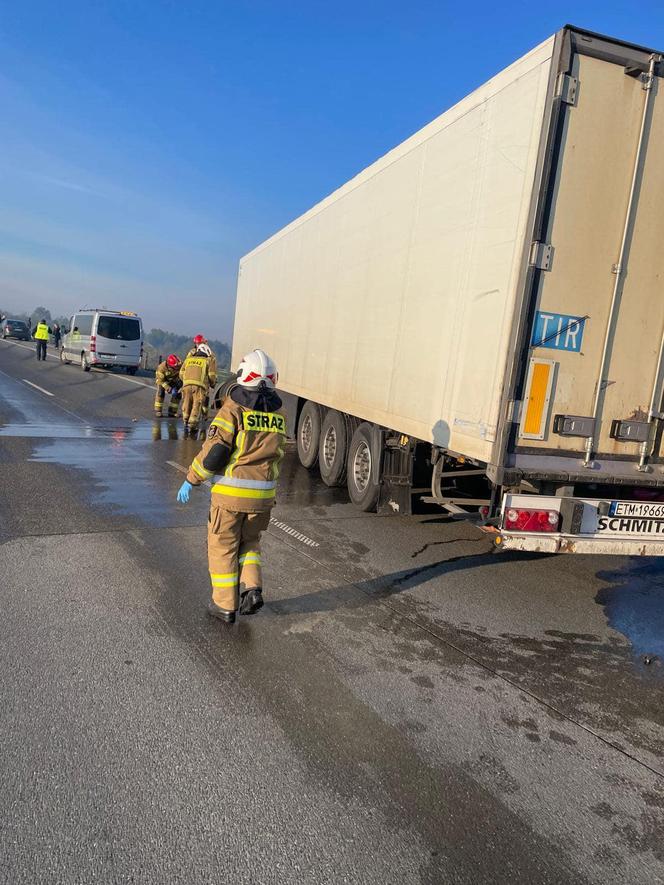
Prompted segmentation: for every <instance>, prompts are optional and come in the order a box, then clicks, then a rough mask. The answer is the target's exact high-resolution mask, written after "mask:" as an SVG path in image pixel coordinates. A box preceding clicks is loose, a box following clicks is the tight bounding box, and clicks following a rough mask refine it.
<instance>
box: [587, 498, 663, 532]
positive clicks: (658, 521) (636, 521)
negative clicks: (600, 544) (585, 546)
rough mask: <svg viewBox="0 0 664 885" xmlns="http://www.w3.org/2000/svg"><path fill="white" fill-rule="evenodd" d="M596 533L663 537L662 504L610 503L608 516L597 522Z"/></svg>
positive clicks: (637, 502) (638, 502)
mask: <svg viewBox="0 0 664 885" xmlns="http://www.w3.org/2000/svg"><path fill="white" fill-rule="evenodd" d="M597 531H598V532H600V533H603V534H619V535H660V536H661V535H664V502H661V501H611V504H610V506H609V513H608V515H607V516H600V517H599V518H598V520H597Z"/></svg>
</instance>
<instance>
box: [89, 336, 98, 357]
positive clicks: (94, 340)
mask: <svg viewBox="0 0 664 885" xmlns="http://www.w3.org/2000/svg"><path fill="white" fill-rule="evenodd" d="M96 350H97V336H96V335H90V353H95V352H96Z"/></svg>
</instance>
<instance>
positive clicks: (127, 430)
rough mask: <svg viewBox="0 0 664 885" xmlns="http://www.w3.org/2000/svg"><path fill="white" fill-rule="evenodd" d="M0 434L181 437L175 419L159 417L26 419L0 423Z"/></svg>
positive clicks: (125, 439)
mask: <svg viewBox="0 0 664 885" xmlns="http://www.w3.org/2000/svg"><path fill="white" fill-rule="evenodd" d="M0 436H10V437H18V438H27V439H106V440H111V441H113V442H116V443H119V444H121V443H124V442H132V443H133V442H157V441H159V440H162V439H163V440H176V439H182V437H183V426H182V422H181V421H177V420H176V419H174V418H173V419H169V420H167V419H162V420H160V421H120V422H118V420H117V419H109V420H108V421H104V420H103V419H99V421H95V423H94V424H92V423H90V424H86V423H83V422H81V423H80V424H75V423H73V422H58V421H28V422H26V423H18V422H14V423H8V424H5V425H3V426H2V427H0Z"/></svg>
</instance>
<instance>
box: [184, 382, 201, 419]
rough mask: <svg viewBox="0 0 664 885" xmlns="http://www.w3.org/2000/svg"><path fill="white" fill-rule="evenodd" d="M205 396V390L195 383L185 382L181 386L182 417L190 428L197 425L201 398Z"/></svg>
mask: <svg viewBox="0 0 664 885" xmlns="http://www.w3.org/2000/svg"><path fill="white" fill-rule="evenodd" d="M206 398H207V391H206V390H203V388H202V387H199V386H198V385H197V384H187V385H185V387H183V388H182V419H183V421H184V423H185V424H187V425H188V426H189V428H190V429H194V428H195V427H198V421H199V419H200V417H201V409H202V407H203V400H204V399H206Z"/></svg>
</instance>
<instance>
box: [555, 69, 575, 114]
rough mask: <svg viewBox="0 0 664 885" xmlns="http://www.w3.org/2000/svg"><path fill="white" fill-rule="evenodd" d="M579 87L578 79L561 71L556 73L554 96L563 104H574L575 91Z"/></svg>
mask: <svg viewBox="0 0 664 885" xmlns="http://www.w3.org/2000/svg"><path fill="white" fill-rule="evenodd" d="M578 88H579V81H578V79H577V78H576V77H573V76H572V75H571V74H564V73H563V72H562V71H561V73H560V74H558V79H557V81H556V98H559V99H560V100H561V101H562V102H563V104H571V105H572V106H574V105H575V104H576V93H577V90H578Z"/></svg>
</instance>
